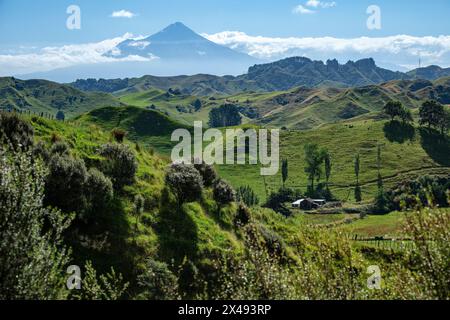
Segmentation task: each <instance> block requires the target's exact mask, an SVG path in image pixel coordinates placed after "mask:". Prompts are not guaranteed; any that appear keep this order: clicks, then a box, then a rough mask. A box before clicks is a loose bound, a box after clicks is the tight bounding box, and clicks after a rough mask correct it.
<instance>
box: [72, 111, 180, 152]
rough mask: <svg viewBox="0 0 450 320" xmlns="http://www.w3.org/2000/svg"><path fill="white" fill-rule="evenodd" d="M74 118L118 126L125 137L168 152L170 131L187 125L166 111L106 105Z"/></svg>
mask: <svg viewBox="0 0 450 320" xmlns="http://www.w3.org/2000/svg"><path fill="white" fill-rule="evenodd" d="M76 121H77V122H79V123H82V124H95V125H98V126H99V127H102V128H104V129H105V130H109V131H110V130H112V129H114V128H121V129H124V130H126V131H127V132H128V138H129V139H131V140H133V141H139V142H141V143H143V144H146V145H150V146H152V147H153V148H155V149H157V150H159V151H160V152H161V153H163V154H169V153H170V150H171V148H172V146H173V145H174V144H173V143H172V142H171V141H170V136H171V134H172V132H173V131H174V130H176V129H180V128H187V127H186V126H184V125H182V124H179V123H177V122H175V121H173V120H171V119H170V118H168V117H167V116H166V115H164V114H162V113H160V112H157V111H153V110H145V109H142V108H138V107H120V108H115V107H107V108H101V109H96V110H93V111H91V112H88V113H86V114H84V115H82V116H80V117H78V118H76Z"/></svg>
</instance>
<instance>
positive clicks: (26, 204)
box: [0, 151, 71, 300]
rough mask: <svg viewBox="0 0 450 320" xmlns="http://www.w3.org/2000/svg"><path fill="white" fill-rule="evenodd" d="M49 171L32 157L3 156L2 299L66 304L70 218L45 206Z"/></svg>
mask: <svg viewBox="0 0 450 320" xmlns="http://www.w3.org/2000/svg"><path fill="white" fill-rule="evenodd" d="M44 177H45V169H44V167H43V166H42V164H41V163H37V162H36V161H33V160H32V159H31V155H30V154H25V153H14V152H11V151H1V152H0V226H1V227H0V237H1V241H0V299H1V300H3V299H7V300H10V299H63V298H65V297H66V296H67V292H66V291H65V279H64V274H65V266H66V264H67V263H68V261H69V253H68V251H67V250H66V249H65V248H64V247H63V246H62V240H61V238H62V233H63V232H64V230H65V229H66V228H67V227H68V226H69V223H70V220H71V218H70V217H68V216H67V215H62V214H61V213H60V212H59V211H57V210H51V209H46V208H44V207H43V206H42V202H43V198H44V181H45V180H44Z"/></svg>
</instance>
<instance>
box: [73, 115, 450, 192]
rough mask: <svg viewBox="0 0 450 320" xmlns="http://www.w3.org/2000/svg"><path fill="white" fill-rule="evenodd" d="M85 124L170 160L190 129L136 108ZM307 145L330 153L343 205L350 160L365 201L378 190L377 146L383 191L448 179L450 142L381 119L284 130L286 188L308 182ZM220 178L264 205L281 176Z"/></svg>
mask: <svg viewBox="0 0 450 320" xmlns="http://www.w3.org/2000/svg"><path fill="white" fill-rule="evenodd" d="M77 121H79V122H81V123H83V124H84V125H89V124H95V125H98V126H100V127H102V128H104V129H105V130H112V129H113V128H116V127H120V128H123V129H124V130H126V131H128V133H129V136H128V137H129V139H130V140H132V141H135V142H139V143H141V144H143V145H145V146H149V147H152V148H153V149H155V150H156V151H157V152H158V153H160V154H162V155H164V156H169V155H170V152H171V148H172V147H173V146H174V143H172V142H170V135H171V133H172V132H173V130H175V129H178V128H189V127H187V126H184V125H183V124H180V123H178V122H176V121H174V120H171V119H170V118H168V117H166V116H165V115H164V114H162V113H160V112H158V111H153V110H145V109H143V108H139V107H123V108H103V109H99V110H95V111H92V112H90V113H88V114H86V115H83V116H81V117H80V118H79V119H78V120H77ZM307 143H317V144H318V145H319V146H320V147H322V148H326V149H327V150H328V151H329V153H330V154H331V159H332V174H331V178H330V189H331V191H332V192H333V193H334V195H335V196H336V197H337V198H338V199H340V200H344V201H353V190H354V185H355V182H356V179H355V174H354V158H355V156H356V154H359V155H360V161H361V165H360V167H361V169H360V185H361V188H362V192H363V200H370V199H371V198H372V197H373V196H374V194H375V192H376V190H377V183H376V181H377V165H376V156H377V146H378V145H380V146H381V158H382V161H381V175H382V177H383V180H384V184H385V186H386V187H387V188H389V187H391V186H393V185H395V184H396V183H398V182H399V181H401V180H402V179H410V178H411V179H412V178H415V177H417V176H420V175H424V174H430V175H431V174H447V175H448V174H450V158H449V157H448V154H450V140H449V139H448V138H446V139H445V138H443V137H440V136H439V135H433V134H430V133H428V132H427V131H426V130H422V129H419V128H415V127H412V126H409V127H407V128H404V127H402V126H401V125H400V124H399V123H397V122H394V123H390V122H387V121H382V120H373V119H360V120H353V121H347V122H343V123H336V124H328V125H323V126H321V127H319V128H317V129H314V130H307V131H296V130H282V131H281V133H280V154H281V158H283V159H288V163H289V178H288V180H287V183H286V186H287V187H291V188H295V189H299V190H301V191H305V190H306V187H307V184H308V180H307V175H306V173H305V172H304V166H305V164H304V150H303V147H304V145H305V144H307ZM217 170H218V172H219V174H220V175H221V176H222V177H224V178H225V179H226V180H228V181H229V182H230V183H232V184H233V186H234V187H236V188H238V187H239V186H245V185H249V186H250V187H251V188H252V189H253V190H254V191H255V192H256V193H257V194H258V196H259V198H260V199H261V200H262V201H264V200H265V199H266V198H267V195H268V194H270V193H271V192H273V191H276V190H278V189H279V188H280V187H281V185H282V183H281V172H278V174H277V175H275V176H267V177H263V176H261V175H260V166H259V165H219V166H217Z"/></svg>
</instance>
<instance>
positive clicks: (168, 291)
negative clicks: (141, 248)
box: [137, 259, 179, 300]
mask: <svg viewBox="0 0 450 320" xmlns="http://www.w3.org/2000/svg"><path fill="white" fill-rule="evenodd" d="M137 282H138V285H139V287H140V288H141V290H142V292H141V294H140V295H139V298H141V299H148V300H175V299H178V297H179V294H178V279H177V277H176V276H175V275H174V274H173V273H172V272H171V271H170V270H169V268H168V267H167V264H165V263H163V262H159V261H155V260H153V259H148V260H147V262H146V266H145V270H144V272H143V273H142V274H140V275H139V276H138V277H137Z"/></svg>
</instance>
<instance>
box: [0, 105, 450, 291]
mask: <svg viewBox="0 0 450 320" xmlns="http://www.w3.org/2000/svg"><path fill="white" fill-rule="evenodd" d="M22 119H24V120H25V121H27V122H28V123H30V124H31V125H32V126H33V128H34V140H35V142H36V143H37V142H41V144H40V146H41V147H40V148H41V150H42V148H43V147H42V145H43V146H44V148H48V149H53V147H57V148H56V149H55V150H61V149H60V148H61V145H55V143H56V142H61V141H63V142H65V143H67V144H68V146H69V148H70V150H69V151H68V152H69V154H71V155H70V158H64V159H66V160H67V161H73V158H79V159H82V160H84V163H85V164H86V167H87V168H90V169H92V168H95V167H98V168H101V165H99V164H100V163H101V162H102V161H103V160H104V159H102V157H100V156H99V152H98V150H99V149H100V147H101V146H102V145H103V144H105V143H108V142H111V140H112V138H111V134H110V128H113V127H117V126H119V127H123V128H127V129H129V131H130V136H129V137H130V138H131V139H136V140H140V137H143V140H140V141H145V139H148V138H149V137H157V138H159V139H162V137H163V136H164V135H166V134H167V131H166V127H168V126H173V127H176V126H178V124H176V123H174V122H170V120H168V118H167V117H165V116H164V115H161V114H160V113H158V112H154V111H146V110H143V109H141V108H137V107H125V108H103V109H99V110H95V111H92V112H90V113H89V114H87V115H83V116H81V117H80V118H78V119H76V120H74V121H67V122H57V121H53V120H48V119H45V118H42V117H37V116H31V117H30V116H23V117H22ZM383 125H384V122H369V121H368V122H364V121H361V122H354V123H352V124H351V125H349V124H347V125H345V124H338V125H328V126H324V127H321V128H319V129H317V130H311V131H306V132H288V131H286V132H284V133H283V135H282V142H281V144H282V154H283V155H284V156H286V157H288V158H289V162H290V164H291V167H290V179H289V185H290V186H293V187H298V183H301V181H302V179H303V173H302V172H300V171H297V170H300V168H299V166H301V164H302V157H303V156H302V151H301V150H302V145H303V144H304V143H305V142H307V141H315V142H318V143H319V144H321V145H322V146H326V147H328V148H329V150H330V151H331V153H332V155H333V164H334V171H333V177H332V182H333V191H336V193H341V191H339V188H341V186H339V185H338V184H339V183H351V181H352V180H353V179H352V174H351V170H352V169H351V168H352V164H351V162H352V161H351V157H352V151H354V150H360V151H361V156H362V157H361V158H362V164H363V165H362V171H361V181H362V183H364V185H363V187H365V186H366V185H368V180H370V179H371V175H373V172H374V168H373V159H372V158H373V157H374V153H375V147H374V145H375V146H376V144H375V142H377V141H378V140H383V139H384V138H383V136H384V133H383ZM330 137H333V139H331V138H330ZM433 139H434V138H433ZM418 140H419V138H417V140H413V141H411V142H406V143H404V144H403V145H401V143H400V142H388V141H384V147H383V175H384V176H388V175H390V174H392V175H393V176H394V177H396V176H397V175H398V173H399V172H405V171H407V170H408V171H410V170H412V171H414V170H416V168H417V170H419V171H420V172H421V173H424V172H425V171H426V170H435V169H436V167H437V170H443V171H444V172H447V173H448V168H442V167H439V165H442V164H443V163H442V161H444V162H445V160H447V161H448V159H447V158H446V157H441V158H439V157H438V155H439V154H438V153H439V152H440V150H435V152H437V153H436V154H433V155H430V154H426V151H424V150H423V149H422V150H421V147H420V142H419V141H418ZM147 141H149V143H150V141H151V140H147ZM124 144H125V145H127V146H128V147H129V148H130V149H131V150H132V154H133V155H134V156H135V157H136V160H137V162H138V171H137V174H136V177H135V178H134V179H133V181H132V182H131V184H130V185H127V186H125V187H124V188H123V189H122V190H120V191H118V192H116V191H114V198H113V200H112V203H111V204H110V206H109V207H108V210H107V211H106V212H104V214H105V215H104V216H96V215H95V216H93V217H90V219H93V220H92V221H90V223H85V222H83V220H82V219H80V217H79V215H78V214H79V213H78V212H77V220H76V221H75V222H73V224H72V225H71V227H70V229H69V230H68V232H67V233H66V235H65V239H64V240H65V244H66V245H69V246H70V247H71V248H72V250H73V253H72V256H71V260H70V262H69V264H76V265H81V266H83V265H84V263H85V262H86V261H87V260H91V261H92V262H93V265H94V267H95V269H96V270H97V271H98V272H99V273H104V272H106V271H108V270H109V268H110V267H114V269H115V270H116V272H120V273H121V274H123V276H124V280H125V281H127V282H129V283H130V286H129V288H128V289H127V291H126V292H125V293H124V294H123V295H122V294H121V297H122V298H125V299H154V298H156V299H164V298H168V297H171V298H177V297H181V298H185V299H208V298H209V299H220V298H222V299H263V298H264V299H282V298H284V299H401V298H404V299H408V298H409V299H411V298H417V292H419V293H420V294H421V295H423V296H424V297H430V298H433V297H436V296H438V294H436V293H434V292H429V291H427V290H426V288H427V287H425V285H429V284H433V283H434V282H433V279H434V278H430V277H429V276H428V278H427V277H426V275H427V274H428V273H427V272H429V270H428V269H427V270H425V271H423V273H421V274H419V276H420V277H421V279H423V280H422V281H424V282H425V285H424V284H423V282H422V283H419V284H415V287H413V289H411V291H407V292H405V291H404V290H403V288H402V290H400V291H399V290H398V288H399V287H398V285H397V284H398V283H399V281H402V280H403V279H411V277H412V276H413V275H417V272H422V271H421V270H422V269H421V268H418V266H420V265H422V264H421V263H423V262H424V261H423V260H420V259H421V257H423V255H422V251H420V250H421V248H422V246H423V245H424V244H423V241H421V240H419V241H418V242H416V243H413V241H412V240H411V241H409V242H410V246H409V249H408V251H407V250H404V249H395V250H393V249H392V248H391V247H383V248H373V247H371V245H370V244H368V245H366V244H364V243H357V242H355V241H352V240H351V239H352V236H353V235H355V234H358V235H361V236H384V235H390V236H404V235H407V236H409V237H410V235H408V233H407V228H405V226H404V224H405V223H409V224H410V227H411V226H414V227H415V228H418V229H414V230H419V232H420V236H422V234H423V235H424V236H427V238H428V237H430V238H431V237H432V236H436V235H441V234H442V237H446V236H447V234H448V221H449V220H448V210H446V209H445V210H434V211H424V212H421V213H414V212H411V213H408V215H404V214H403V213H392V214H390V215H387V216H382V217H369V218H367V219H363V220H361V219H359V218H360V217H359V215H352V214H344V213H342V214H337V215H304V214H294V215H292V216H290V217H288V218H286V217H284V216H282V215H280V214H278V213H276V212H274V211H272V210H270V209H266V208H260V207H253V208H250V209H248V208H247V209H246V210H245V212H246V213H245V214H244V217H246V218H247V219H243V218H242V207H241V208H239V209H238V206H237V204H236V203H234V202H229V203H227V204H222V205H219V203H218V202H216V201H215V200H214V191H213V189H212V188H210V187H205V188H203V189H202V190H201V197H199V198H197V200H196V201H193V202H187V203H183V204H180V203H177V202H176V199H175V196H174V194H173V193H172V192H171V191H170V190H169V189H168V188H167V186H166V185H165V179H164V177H165V173H166V168H167V165H168V163H169V162H168V161H167V160H165V159H164V158H161V157H160V156H158V155H157V154H155V153H153V152H152V151H151V150H149V148H148V147H144V146H143V145H139V146H138V145H136V144H135V143H134V142H133V141H130V140H127V139H126V140H125V141H124ZM428 146H431V144H430V143H428ZM441 147H442V145H441ZM34 150H37V149H34ZM426 150H428V152H429V151H430V150H431V149H426ZM66 151H67V150H66ZM444 151H445V152H446V151H447V150H446V149H444ZM51 152H55V151H51ZM56 152H58V151H56ZM33 154H34V153H33ZM447 154H448V152H447V153H445V155H447ZM10 156H12V154H10ZM53 156H55V154H53ZM66 156H67V155H64V156H63V155H59V156H56V157H58V158H59V157H66ZM441 156H442V154H441ZM72 157H73V158H72ZM69 159H72V160H69ZM428 166H429V168H428ZM219 169H220V173H221V176H222V177H226V178H229V179H230V180H232V179H234V180H233V182H234V183H235V184H236V185H238V184H241V183H242V184H249V183H250V184H253V186H254V187H255V189H257V188H256V187H257V186H258V185H263V184H262V183H261V177H260V176H258V175H256V174H253V173H256V169H257V168H256V167H248V166H247V167H240V166H228V167H221V168H219ZM412 171H411V172H410V173H413V172H412ZM4 172H6V173H7V172H8V170H5V171H4ZM178 173H179V172H178ZM276 180H279V177H273V180H272V179H267V181H266V182H267V183H268V185H269V186H271V187H278V185H279V184H278V182H277V181H276ZM363 180H364V181H363ZM2 182H3V180H2ZM6 182H8V183H11V182H10V181H6ZM369 182H370V181H369ZM71 183H73V181H71ZM369 184H370V183H369ZM345 187H346V186H344V187H342V188H345ZM1 191H3V189H2V190H1ZM257 191H258V192H259V193H261V190H260V189H257ZM365 191H367V190H365ZM262 192H264V191H262ZM3 195H4V194H3ZM136 195H140V196H142V198H143V212H142V213H141V214H140V215H139V216H137V215H136V213H135V206H134V204H135V200H134V199H135V196H136ZM64 196H67V197H69V196H70V194H67V195H64ZM2 205H3V203H2ZM63 214H67V213H63ZM409 216H411V217H413V218H414V219H420V220H418V222H417V221H416V222H414V221H409V220H408V219H407V218H406V217H409ZM425 219H426V220H425ZM433 219H434V220H433ZM436 219H440V220H439V221H442V222H443V223H446V224H442V225H440V224H439V223H436V221H437V220H436ZM349 220H351V223H350V224H347V222H348V221H349ZM435 220H436V221H435ZM422 225H426V226H427V227H426V228H422V227H421V226H422ZM342 232H343V233H342ZM419 239H422V238H419ZM439 239H440V238H439ZM13 240H14V239H12V240H11V238H8V241H9V242H12V243H14V241H13ZM9 242H8V243H9ZM436 243H437V244H439V245H440V247H439V248H438V249H439V250H441V251H439V252H448V250H447V247H448V242H447V241H436ZM11 247H12V246H11ZM433 248H434V246H433ZM445 250H447V251H445ZM413 257H414V258H416V259H419V260H418V261H419V262H416V261H417V260H416V259H412V258H413ZM440 257H441V256H438V258H440ZM438 258H435V257H434V256H433V259H434V260H433V261H436V263H438V262H439V263H440V264H439V265H438V267H439V268H441V266H442V270H447V269H446V268H445V263H443V262H442V261H443V260H444V259H438ZM149 261H153V264H152V263H149ZM162 262H163V263H165V264H162ZM373 262H376V263H377V265H379V266H380V268H382V270H383V275H384V276H383V288H382V290H380V291H378V290H377V291H374V290H372V291H370V290H369V291H368V290H367V274H366V270H367V267H368V266H369V265H373ZM305 270H307V271H311V272H305ZM348 270H352V274H351V276H349V275H348ZM412 270H414V271H412ZM417 270H419V271H417ZM155 272H156V273H155ZM61 274H62V277H63V276H66V274H65V270H61ZM155 274H156V275H158V277H162V280H161V281H163V283H160V282H158V281H159V280H158V281H156V282H154V279H155ZM142 276H144V279H146V282H144V285H142V282H140V281H141V280H142V278H141V277H142ZM446 276H447V275H446V274H445V275H442V279H445V281H446V280H447V278H446ZM145 277H147V278H145ZM63 279H66V278H63ZM113 279H114V278H113ZM158 279H159V278H158ZM113 281H114V280H113ZM166 281H168V282H166ZM61 283H64V281H61ZM139 283H141V285H139ZM83 285H84V286H85V285H86V283H85V282H83ZM168 285H170V288H168ZM413 285H414V283H413ZM336 286H337V287H338V289H336ZM342 288H344V290H343V289H342ZM345 288H352V290H345ZM408 288H409V287H408ZM423 288H425V289H423ZM168 289H171V290H174V291H175V292H176V293H177V294H179V295H178V296H168V295H167V294H168V293H167V292H168V291H170V290H168ZM97 290H101V288H100V287H98V288H97ZM106 290H108V289H106ZM154 292H157V293H158V295H155V293H154ZM169 293H170V292H169ZM89 297H91V298H92V296H89ZM439 297H441V296H439ZM103 298H104V297H103Z"/></svg>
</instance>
